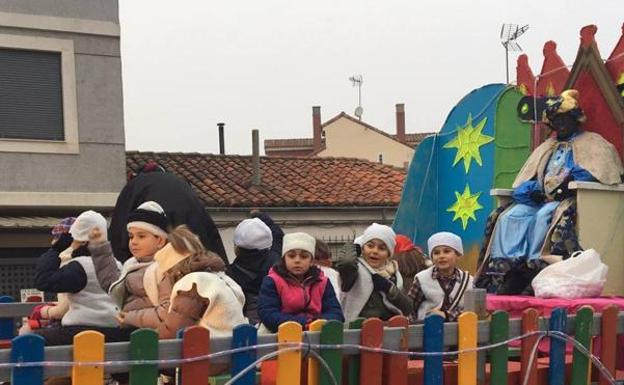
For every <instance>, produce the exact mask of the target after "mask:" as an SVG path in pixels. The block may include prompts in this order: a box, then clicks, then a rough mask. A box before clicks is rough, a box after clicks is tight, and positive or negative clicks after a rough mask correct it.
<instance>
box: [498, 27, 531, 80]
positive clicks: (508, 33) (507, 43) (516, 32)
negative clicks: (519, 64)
mask: <svg viewBox="0 0 624 385" xmlns="http://www.w3.org/2000/svg"><path fill="white" fill-rule="evenodd" d="M528 29H529V25H528V24H527V25H525V26H524V27H520V26H519V25H518V24H503V26H502V27H501V32H500V39H501V44H503V47H505V71H506V74H507V84H509V51H514V52H522V47H520V44H518V43H516V39H518V38H519V37H520V36H522V34H523V33H525V32H526V31H527V30H528Z"/></svg>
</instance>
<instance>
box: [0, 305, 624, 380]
mask: <svg viewBox="0 0 624 385" xmlns="http://www.w3.org/2000/svg"><path fill="white" fill-rule="evenodd" d="M2 314H3V313H2V305H0V317H1V316H2ZM309 329H310V330H309V331H308V332H302V328H301V325H299V324H297V323H294V322H287V323H284V324H283V325H281V326H280V328H279V331H278V333H277V334H270V335H258V334H257V330H256V329H255V328H254V327H253V326H251V325H240V326H238V327H236V328H235V330H234V332H233V336H232V337H220V338H212V339H211V338H210V335H209V332H208V330H206V329H203V328H201V327H192V328H188V329H186V330H185V331H184V332H183V334H182V337H181V339H176V340H163V341H159V340H158V336H157V333H156V332H155V331H153V330H151V329H140V330H137V331H135V332H134V333H133V334H132V335H131V340H130V341H129V342H123V343H108V344H105V343H104V337H103V336H102V335H101V334H99V333H97V332H94V331H87V332H83V333H81V334H79V335H77V336H76V337H75V339H74V344H73V346H62V347H44V341H43V339H42V338H41V337H40V336H37V335H33V334H30V335H23V336H19V337H14V338H13V339H12V340H11V347H10V349H2V350H0V382H1V381H3V380H10V381H11V384H12V385H26V384H27V385H39V384H43V380H44V378H46V377H50V376H69V375H71V377H72V382H73V384H93V385H97V384H103V378H104V372H105V371H106V372H109V373H119V372H128V373H129V376H130V384H131V385H138V384H155V383H156V378H157V376H158V375H159V372H160V371H161V370H162V369H165V368H172V367H179V371H178V373H177V376H178V383H179V384H184V385H199V384H202V385H206V384H216V383H221V384H222V383H224V381H226V379H225V378H224V377H223V376H221V377H210V375H209V372H210V368H211V366H213V367H214V365H218V364H222V363H229V367H230V369H229V373H230V376H236V375H238V374H239V373H241V372H242V371H243V370H244V369H245V368H248V367H255V365H253V363H254V362H255V361H256V360H257V359H259V358H261V357H263V356H264V355H267V354H271V353H275V355H277V359H276V364H273V368H275V367H276V368H277V369H276V372H275V371H270V370H269V369H268V368H270V367H271V365H269V364H265V365H263V369H262V370H261V373H260V381H261V383H262V384H269V383H275V384H277V385H287V384H288V385H293V384H294V385H296V384H300V383H303V382H300V380H302V373H306V380H307V381H305V382H306V383H307V384H308V385H317V384H321V385H326V384H333V381H332V379H331V376H330V374H329V372H328V371H327V370H325V369H324V367H323V365H322V364H320V362H319V361H318V360H317V359H316V358H314V357H313V356H314V354H313V353H311V352H310V350H311V351H313V352H316V353H318V354H319V355H320V357H322V358H323V360H324V361H325V362H326V363H327V365H328V366H329V369H330V370H331V374H332V375H333V377H334V378H335V379H336V380H337V383H338V384H347V385H355V384H360V385H381V384H392V385H407V384H415V383H419V384H420V383H422V384H425V385H443V384H459V385H476V384H497V385H498V384H507V383H509V382H508V381H509V380H510V377H509V376H511V375H513V372H514V369H513V367H514V365H516V366H518V365H519V367H520V368H519V373H518V374H519V375H518V376H517V377H518V378H519V381H517V382H518V383H519V384H521V383H522V379H523V378H524V376H528V378H529V381H528V384H529V385H537V384H546V383H548V384H549V385H563V384H564V383H565V384H568V383H569V384H572V385H584V384H589V383H590V381H591V378H592V377H591V372H592V367H591V365H590V361H589V360H588V358H587V357H586V356H584V355H583V354H581V352H580V351H578V350H576V349H575V350H574V352H573V354H572V362H571V365H570V363H569V362H568V364H567V365H566V358H568V361H569V359H570V357H569V355H568V357H566V351H565V342H562V341H559V340H554V339H553V340H551V342H550V347H549V349H550V350H549V354H548V356H547V358H546V359H547V361H548V362H547V365H546V366H545V364H544V363H543V362H539V361H534V362H533V364H530V363H529V358H530V355H531V351H532V349H533V347H534V344H535V343H536V341H537V339H538V336H537V335H533V336H531V337H529V338H525V339H523V340H522V343H521V346H520V358H519V362H511V361H510V359H509V356H510V354H509V346H508V345H501V346H499V347H496V348H494V349H491V350H490V351H489V352H488V354H487V357H486V354H484V353H481V352H480V353H477V352H475V351H467V352H464V353H460V354H459V356H458V357H457V360H456V362H450V361H448V360H444V359H443V357H442V356H441V355H431V356H426V357H424V359H422V360H421V361H419V359H418V358H417V357H416V356H412V357H411V360H410V361H408V356H407V355H406V354H389V353H382V352H380V351H379V349H380V348H384V349H389V350H392V351H400V352H406V351H408V350H410V351H418V352H442V351H444V350H445V349H446V350H449V349H451V350H453V349H455V348H457V349H458V350H460V351H465V350H470V349H474V348H476V347H477V346H485V345H490V344H495V343H497V342H501V341H506V340H508V339H509V338H512V337H517V336H521V335H524V334H526V333H530V332H534V331H538V330H552V331H560V332H563V333H566V334H568V335H572V336H574V338H576V339H577V340H578V341H579V342H580V343H581V344H582V345H583V346H585V347H587V348H588V349H590V348H591V343H592V337H595V336H597V337H600V339H601V341H600V351H599V352H594V353H595V354H596V353H597V354H598V355H599V356H600V357H601V361H602V363H603V365H604V366H605V367H606V369H607V370H608V371H609V372H610V373H612V374H613V375H615V368H616V354H615V353H616V347H617V346H616V345H617V343H616V341H617V338H616V336H617V335H618V334H622V333H624V313H623V315H622V316H620V315H619V310H618V309H617V308H616V307H615V306H611V307H608V308H606V309H605V310H604V311H603V313H601V314H594V312H593V310H592V309H591V308H590V307H583V308H581V309H579V310H578V311H577V312H576V314H575V315H573V316H568V315H567V314H566V312H565V310H564V309H555V310H554V311H553V312H552V315H551V317H550V318H538V315H537V311H536V310H534V309H528V310H526V311H525V312H524V314H523V317H522V319H514V320H510V319H509V316H508V314H507V313H505V312H502V311H498V312H495V313H493V314H492V315H491V317H490V319H489V320H486V321H478V319H477V315H476V314H475V313H472V312H466V313H463V314H462V315H461V316H460V318H459V322H457V323H447V324H445V323H444V322H443V320H442V318H441V317H440V316H437V315H433V316H429V317H427V318H426V320H425V322H424V324H422V325H408V321H407V319H406V318H405V317H399V316H397V317H394V318H393V319H391V320H390V321H389V322H387V323H385V324H384V323H383V322H382V321H380V320H379V319H375V318H371V319H367V320H357V321H354V322H352V323H351V324H349V325H346V326H345V325H343V324H341V323H339V322H337V321H328V322H326V321H322V320H319V321H316V322H314V323H312V324H311V325H310V328H309ZM276 343H281V344H282V345H280V346H275V344H276ZM289 343H290V344H301V345H298V346H300V349H298V350H289V347H290V348H292V345H284V344H289ZM271 344H274V345H272V346H267V345H271ZM319 344H320V345H327V346H326V347H323V346H321V347H320V348H318V347H314V346H313V345H319ZM331 345H344V346H343V348H342V349H336V348H335V347H332V346H331ZM354 345H359V346H363V347H367V348H371V350H366V351H365V350H361V349H359V348H356V347H355V346H354ZM245 347H251V348H250V349H247V350H239V351H237V352H235V353H233V354H224V355H220V356H219V357H213V358H211V359H210V360H200V361H194V362H184V363H181V364H178V363H175V362H169V360H173V359H178V360H179V359H190V358H193V357H202V356H205V355H208V354H211V353H219V352H225V351H228V350H230V349H238V348H245ZM544 359H545V358H540V360H544ZM129 360H139V361H140V360H152V361H153V362H148V363H146V362H134V363H130V364H129V365H126V364H124V365H116V366H106V367H104V366H103V365H101V364H100V365H89V364H88V363H89V362H100V363H101V362H102V361H118V362H119V361H129ZM42 361H47V363H46V365H45V366H34V367H16V368H8V367H6V364H4V363H8V362H11V363H28V362H42ZM155 361H157V362H155ZM54 362H68V363H71V362H81V363H83V364H81V365H80V366H78V365H74V366H71V365H68V366H59V365H55V364H54ZM419 362H420V363H422V365H420V366H419V365H416V364H417V363H419ZM85 363H86V364H85ZM2 365H5V366H2ZM566 366H567V367H568V368H567V369H568V371H570V372H569V373H568V375H567V380H566ZM306 367H307V368H306ZM304 368H305V370H304ZM451 376H452V378H451ZM417 379H418V381H417ZM421 381H422V382H421ZM598 381H599V384H600V385H606V384H608V381H607V379H606V378H604V377H600V378H599V380H598ZM235 384H236V385H251V384H256V373H255V369H252V370H250V371H248V372H247V373H246V374H245V375H244V376H243V377H241V378H240V379H239V380H237V381H236V382H235Z"/></svg>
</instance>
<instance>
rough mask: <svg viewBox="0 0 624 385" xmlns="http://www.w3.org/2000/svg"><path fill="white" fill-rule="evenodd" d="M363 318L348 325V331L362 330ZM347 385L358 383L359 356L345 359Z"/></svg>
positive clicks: (356, 384)
mask: <svg viewBox="0 0 624 385" xmlns="http://www.w3.org/2000/svg"><path fill="white" fill-rule="evenodd" d="M363 322H364V318H357V319H355V320H353V321H351V322H350V323H349V329H362V323H363ZM346 362H347V364H346V365H347V374H348V376H349V377H348V385H358V384H359V383H360V356H359V355H357V356H350V357H349V358H347V361H346Z"/></svg>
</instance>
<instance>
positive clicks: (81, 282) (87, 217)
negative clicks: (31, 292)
mask: <svg viewBox="0 0 624 385" xmlns="http://www.w3.org/2000/svg"><path fill="white" fill-rule="evenodd" d="M106 225H107V224H106V219H104V217H103V216H102V215H101V214H99V213H97V212H95V211H91V210H89V211H85V212H83V213H82V214H80V215H79V216H78V217H77V218H76V220H75V222H74V223H73V224H72V225H71V227H70V229H69V233H68V234H62V235H61V237H60V238H59V240H58V241H56V242H55V243H54V244H53V245H52V249H51V250H54V251H55V253H45V254H43V255H42V256H41V257H39V261H38V262H37V274H36V276H35V286H36V287H37V289H39V290H42V291H47V292H53V293H67V300H68V302H69V310H68V311H67V312H66V313H65V314H64V315H63V318H62V319H61V326H60V327H51V328H44V329H38V330H36V331H35V332H36V333H37V334H39V335H41V336H42V337H43V338H44V339H45V341H46V344H47V345H70V344H71V343H72V341H73V337H74V336H75V335H76V334H78V333H80V332H82V331H85V330H96V331H99V332H101V333H102V334H104V336H105V339H106V342H115V341H122V340H125V339H127V338H128V334H127V333H125V332H124V331H122V330H120V329H119V327H118V324H117V320H116V318H115V316H116V314H117V312H118V308H117V307H116V306H115V304H114V303H113V301H112V300H111V298H110V297H109V296H108V294H107V293H106V292H104V290H102V288H101V287H100V285H99V283H98V280H97V277H96V273H95V266H94V264H93V261H92V259H91V256H90V252H89V249H88V247H87V245H88V242H89V233H90V232H91V231H93V230H97V231H99V232H100V233H101V234H103V235H102V237H103V238H104V239H106ZM67 246H70V247H71V249H72V250H73V251H72V253H71V255H72V259H71V260H70V261H69V262H68V263H66V264H64V265H63V266H61V265H60V264H61V260H60V259H59V253H60V252H61V251H63V250H65V249H66V248H67Z"/></svg>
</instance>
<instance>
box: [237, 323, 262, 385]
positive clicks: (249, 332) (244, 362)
mask: <svg viewBox="0 0 624 385" xmlns="http://www.w3.org/2000/svg"><path fill="white" fill-rule="evenodd" d="M257 344H258V329H256V328H255V327H254V326H253V325H238V326H237V327H235V328H234V331H233V334H232V349H236V348H243V347H246V346H254V345H257ZM255 360H256V349H251V350H246V351H243V352H238V353H233V354H232V369H231V373H232V377H234V376H235V375H237V374H238V373H240V372H242V371H243V370H244V369H245V368H247V367H248V366H249V365H251V364H252V363H253V362H254V361H255ZM255 383H256V371H255V370H253V369H252V370H249V371H248V372H247V373H245V375H243V376H242V377H241V378H240V379H239V380H238V381H236V382H235V383H234V384H235V385H255Z"/></svg>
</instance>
